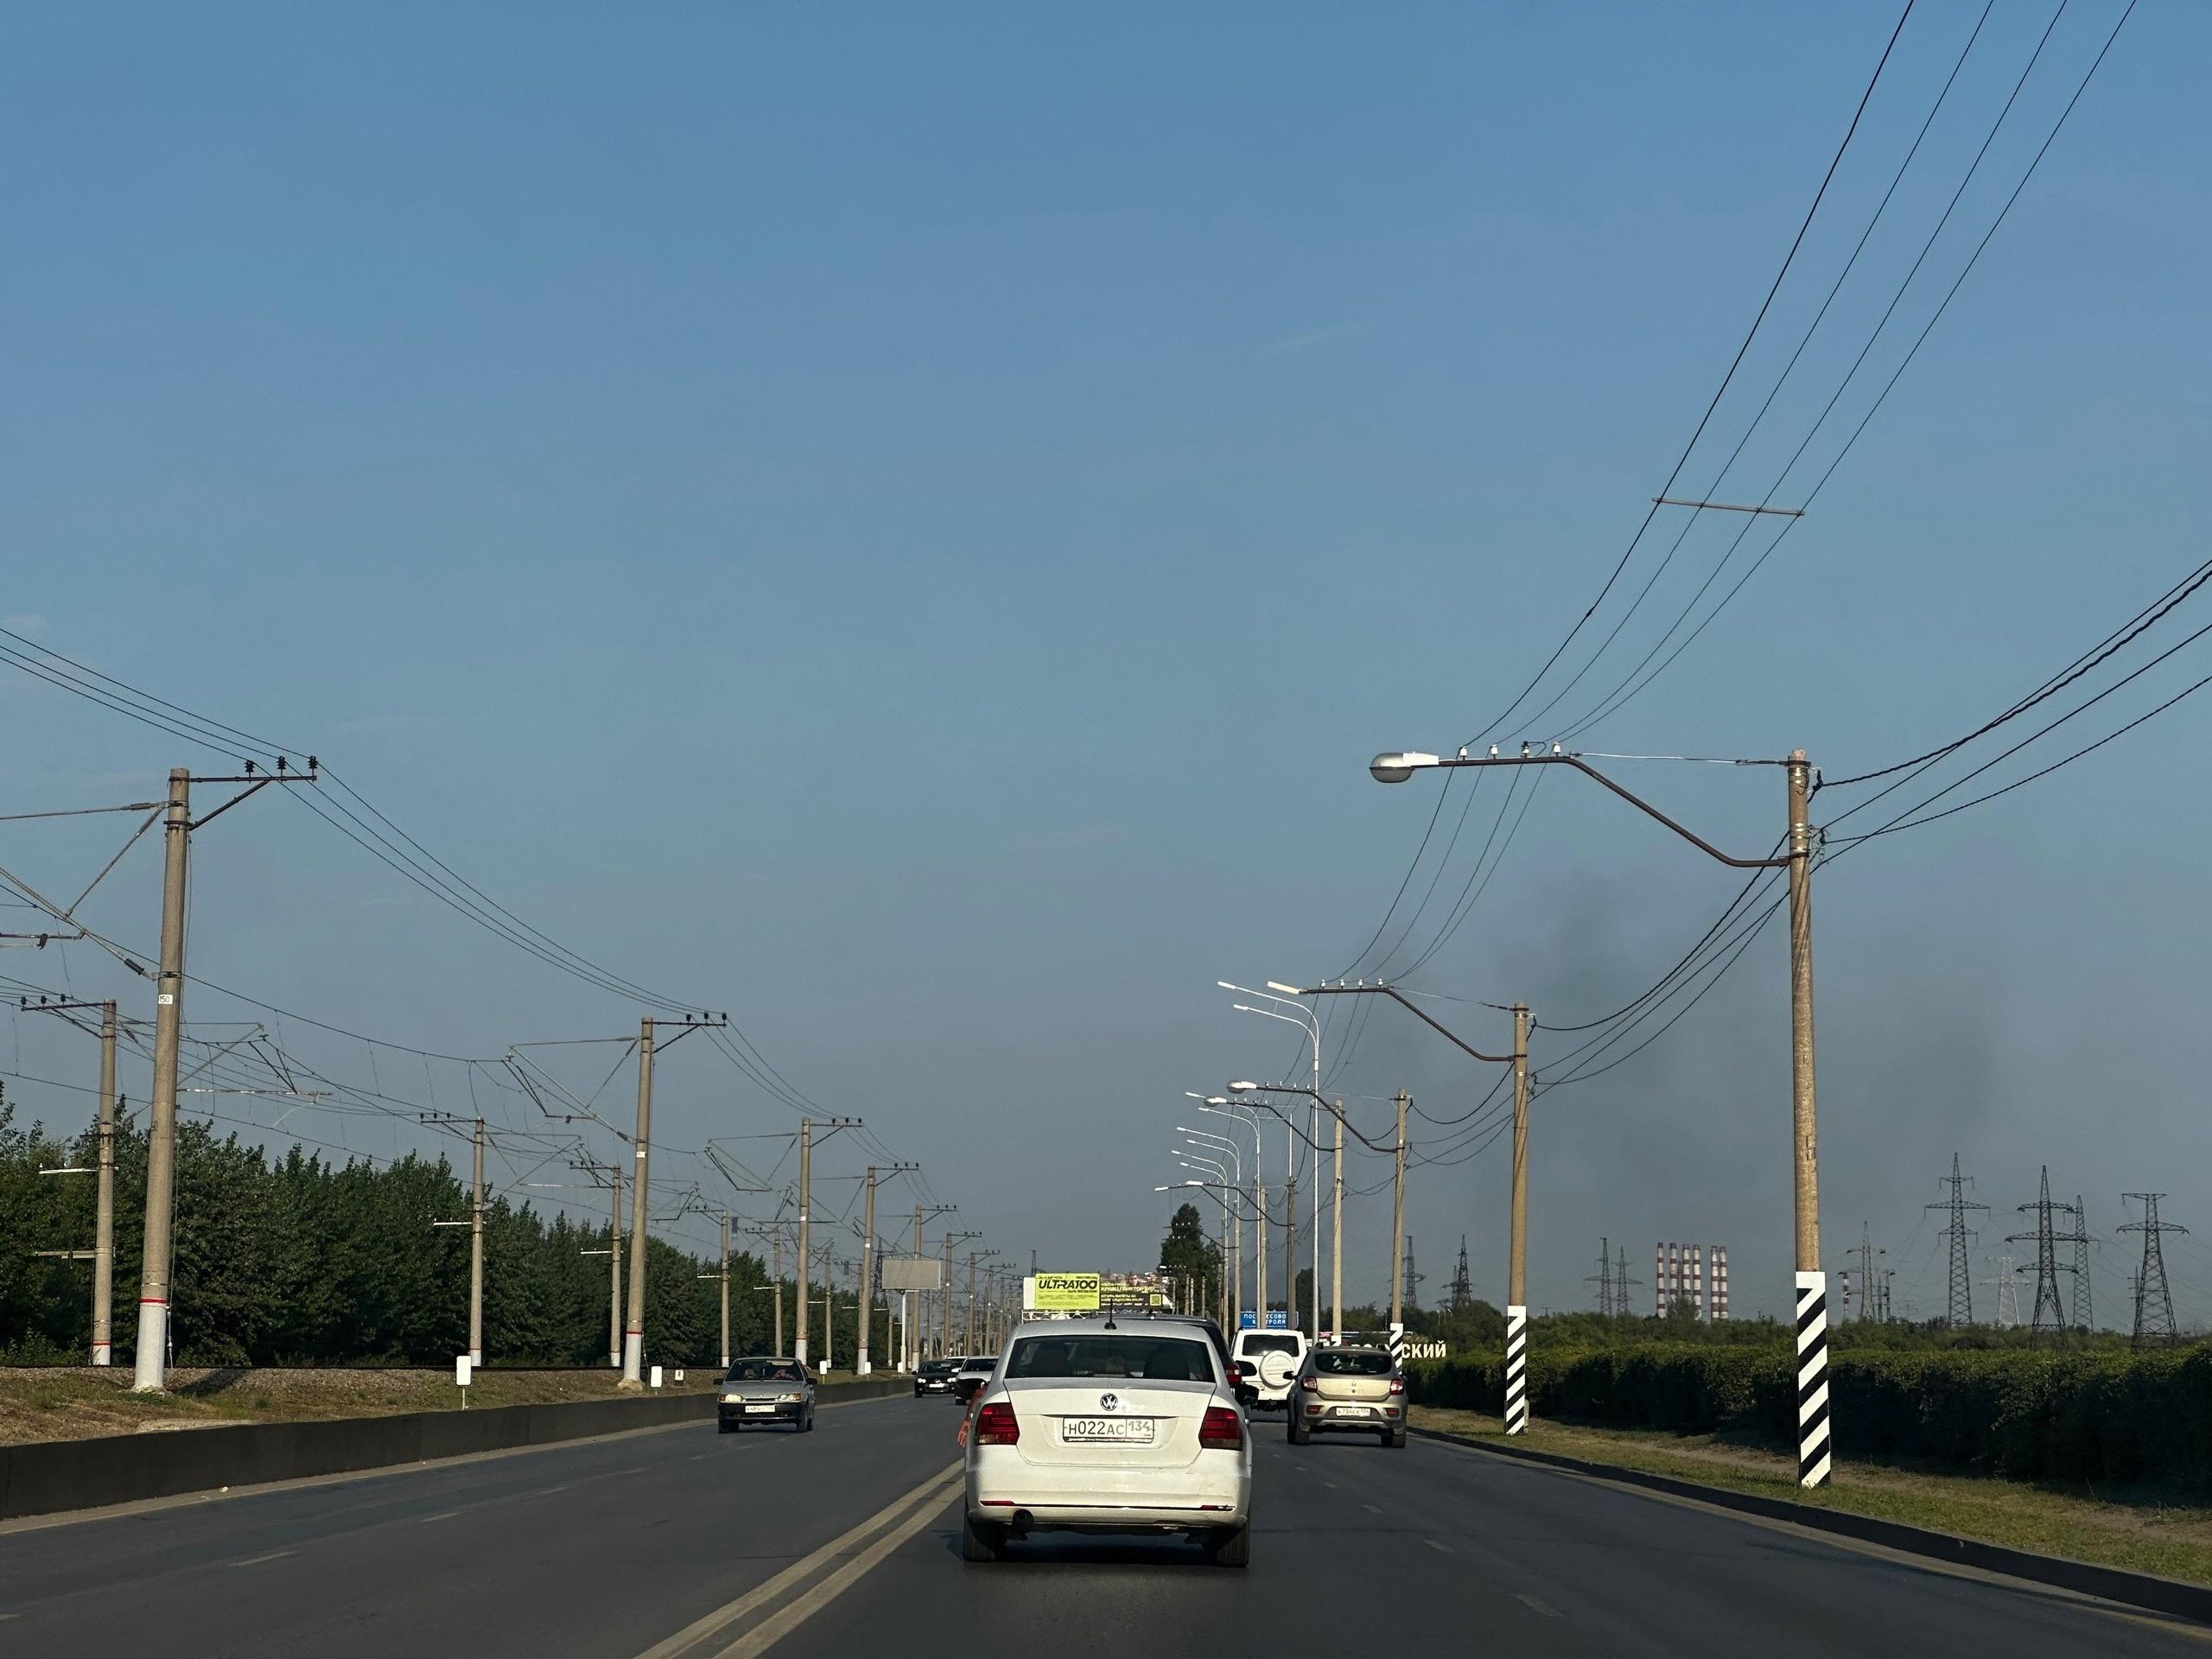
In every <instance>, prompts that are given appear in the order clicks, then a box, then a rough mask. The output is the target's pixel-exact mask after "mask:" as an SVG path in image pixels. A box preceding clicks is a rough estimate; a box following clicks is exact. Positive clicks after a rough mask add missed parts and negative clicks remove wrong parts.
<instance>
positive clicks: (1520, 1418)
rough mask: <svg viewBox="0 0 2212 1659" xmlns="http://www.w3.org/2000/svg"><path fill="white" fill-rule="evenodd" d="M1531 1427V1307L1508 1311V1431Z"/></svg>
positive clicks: (1526, 1430)
mask: <svg viewBox="0 0 2212 1659" xmlns="http://www.w3.org/2000/svg"><path fill="white" fill-rule="evenodd" d="M1528 1429H1529V1310H1528V1309H1527V1308H1525V1307H1508V1308H1507V1309H1506V1310H1505V1432H1506V1433H1508V1434H1523V1433H1527V1432H1528Z"/></svg>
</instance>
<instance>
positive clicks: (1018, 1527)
mask: <svg viewBox="0 0 2212 1659" xmlns="http://www.w3.org/2000/svg"><path fill="white" fill-rule="evenodd" d="M1036 1524H1037V1517H1036V1516H1033V1515H1032V1514H1030V1513H1029V1511H1028V1510H1015V1511H1014V1519H1013V1520H1012V1521H1011V1522H1008V1523H1007V1529H1008V1530H1009V1531H1011V1532H1012V1533H1013V1534H1014V1536H1015V1537H1017V1538H1027V1536H1028V1535H1029V1529H1030V1528H1032V1527H1033V1526H1035V1525H1036Z"/></svg>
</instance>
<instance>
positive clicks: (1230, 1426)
mask: <svg viewBox="0 0 2212 1659" xmlns="http://www.w3.org/2000/svg"><path fill="white" fill-rule="evenodd" d="M1198 1444H1199V1445H1200V1446H1204V1447H1205V1449H1206V1450H1208V1451H1210V1452H1234V1451H1235V1450H1236V1448H1237V1447H1238V1446H1242V1445H1243V1444H1244V1417H1243V1413H1241V1412H1239V1411H1238V1410H1237V1409H1236V1407H1234V1406H1208V1407H1207V1408H1206V1415H1205V1421H1204V1422H1202V1423H1200V1424H1199V1425H1198Z"/></svg>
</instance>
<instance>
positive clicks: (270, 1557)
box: [224, 1549, 300, 1567]
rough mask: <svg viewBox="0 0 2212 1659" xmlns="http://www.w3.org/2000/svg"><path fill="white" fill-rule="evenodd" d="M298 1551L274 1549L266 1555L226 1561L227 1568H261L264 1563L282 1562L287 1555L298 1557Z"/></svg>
mask: <svg viewBox="0 0 2212 1659" xmlns="http://www.w3.org/2000/svg"><path fill="white" fill-rule="evenodd" d="M299 1553H300V1552H299V1551H298V1550H296V1549H272V1550H270V1552H269V1553H268V1554H266V1555H248V1556H245V1557H244V1558H243V1559H242V1560H235V1561H226V1562H225V1563H224V1565H225V1566H226V1567H259V1566H260V1565H261V1564H262V1563H263V1562H264V1561H281V1560H283V1559H284V1558H285V1557H286V1556H287V1555H296V1554H299Z"/></svg>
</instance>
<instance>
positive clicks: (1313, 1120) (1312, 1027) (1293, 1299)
mask: <svg viewBox="0 0 2212 1659" xmlns="http://www.w3.org/2000/svg"><path fill="white" fill-rule="evenodd" d="M1214 983H1215V984H1217V985H1218V986H1220V987H1221V988H1222V989H1224V990H1225V991H1235V992H1236V993H1238V994H1239V995H1243V996H1254V997H1257V998H1259V999H1260V1000H1261V1001H1263V1002H1273V1003H1275V1004H1277V1005H1278V1006H1280V1007H1286V1008H1292V1009H1295V1010H1296V1013H1295V1014H1278V1013H1276V1012H1275V1011H1274V1009H1273V1008H1255V1007H1251V1006H1250V1005H1249V1003H1243V1002H1236V1003H1232V1004H1230V1006H1231V1007H1234V1008H1235V1009H1236V1012H1238V1013H1239V1014H1265V1015H1266V1016H1267V1017H1268V1019H1270V1020H1284V1021H1287V1023H1289V1024H1291V1025H1294V1026H1296V1027H1299V1028H1300V1030H1302V1031H1304V1032H1305V1033H1306V1036H1307V1037H1308V1038H1309V1039H1312V1044H1313V1049H1312V1052H1313V1090H1312V1091H1311V1092H1312V1094H1313V1098H1314V1100H1315V1101H1316V1102H1319V1100H1320V1098H1321V1020H1320V1017H1319V1015H1318V1014H1315V1013H1314V1012H1313V1010H1312V1009H1311V1008H1309V1007H1306V1006H1305V1004H1303V1003H1301V1002H1297V1001H1292V1000H1291V999H1292V998H1294V997H1295V996H1297V995H1298V987H1296V986H1295V985H1286V984H1284V983H1283V982H1281V981H1280V980H1274V979H1271V980H1268V982H1267V984H1268V990H1267V991H1255V990H1250V989H1248V988H1246V987H1244V986H1242V985H1232V984H1230V982H1228V981H1227V980H1225V979H1217V980H1216V981H1215V982H1214ZM1268 991H1281V992H1282V993H1284V995H1281V996H1271V995H1268ZM1320 1121H1321V1120H1320V1117H1319V1108H1318V1106H1317V1107H1316V1108H1315V1109H1312V1110H1309V1111H1308V1112H1307V1113H1306V1145H1308V1146H1309V1147H1313V1149H1314V1159H1313V1176H1314V1179H1313V1181H1312V1182H1311V1183H1309V1185H1311V1186H1312V1187H1313V1339H1314V1340H1315V1341H1316V1342H1319V1340H1320V1339H1321V1180H1320V1175H1321V1160H1320V1148H1319V1146H1318V1145H1317V1144H1316V1141H1315V1131H1316V1130H1318V1129H1319V1128H1320ZM1285 1127H1286V1128H1287V1127H1288V1126H1287V1124H1286V1125H1285ZM1284 1150H1285V1152H1286V1154H1287V1152H1288V1150H1289V1143H1288V1142H1287V1141H1286V1142H1285V1143H1284ZM1291 1221H1292V1224H1296V1221H1297V1217H1291ZM1290 1254H1291V1258H1292V1259H1291V1263H1290V1268H1289V1270H1288V1272H1287V1274H1285V1275H1284V1276H1285V1278H1286V1279H1287V1281H1288V1282H1289V1287H1290V1291H1289V1294H1288V1296H1287V1298H1286V1299H1285V1300H1287V1302H1288V1304H1289V1306H1290V1310H1291V1313H1292V1314H1293V1316H1294V1319H1295V1315H1296V1313H1297V1311H1298V1262H1297V1249H1296V1246H1295V1244H1293V1246H1292V1249H1291V1252H1290Z"/></svg>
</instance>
